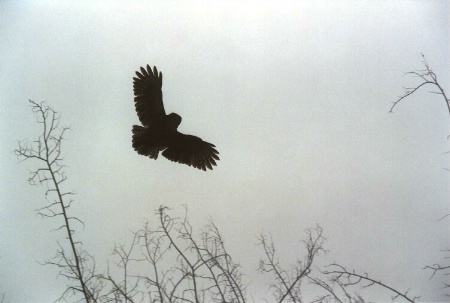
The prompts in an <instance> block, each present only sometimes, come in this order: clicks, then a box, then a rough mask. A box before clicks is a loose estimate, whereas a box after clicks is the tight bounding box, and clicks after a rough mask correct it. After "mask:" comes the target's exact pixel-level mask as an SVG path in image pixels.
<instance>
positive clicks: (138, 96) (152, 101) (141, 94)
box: [133, 65, 166, 126]
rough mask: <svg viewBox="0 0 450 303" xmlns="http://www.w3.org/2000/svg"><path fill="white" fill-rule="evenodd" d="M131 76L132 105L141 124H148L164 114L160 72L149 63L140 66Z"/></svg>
mask: <svg viewBox="0 0 450 303" xmlns="http://www.w3.org/2000/svg"><path fill="white" fill-rule="evenodd" d="M140 70H141V72H139V71H137V72H136V75H137V78H136V77H133V90H134V96H135V97H134V105H135V107H136V112H137V115H138V117H139V120H140V121H141V123H142V125H144V126H150V124H151V123H152V122H155V121H156V122H157V121H160V120H161V119H163V118H164V117H165V115H166V111H165V110H164V103H163V98H162V91H161V87H162V73H161V72H159V74H158V70H157V69H156V66H154V67H153V70H152V69H151V67H150V66H149V65H147V69H145V68H143V67H141V69H140Z"/></svg>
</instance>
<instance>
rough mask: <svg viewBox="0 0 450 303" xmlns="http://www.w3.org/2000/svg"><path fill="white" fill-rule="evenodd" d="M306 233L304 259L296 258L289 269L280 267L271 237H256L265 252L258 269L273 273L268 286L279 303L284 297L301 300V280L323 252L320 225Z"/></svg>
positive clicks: (323, 239)
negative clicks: (272, 279) (271, 280)
mask: <svg viewBox="0 0 450 303" xmlns="http://www.w3.org/2000/svg"><path fill="white" fill-rule="evenodd" d="M306 234H307V240H306V241H303V243H304V244H305V248H306V257H305V260H303V261H301V260H297V261H296V263H295V265H294V266H292V268H291V269H290V270H285V269H283V268H282V267H281V265H280V261H279V260H278V257H277V255H276V252H277V250H276V249H275V244H274V242H273V240H272V237H269V236H267V235H264V234H260V235H259V237H258V242H257V245H260V246H262V248H263V250H264V253H265V258H264V259H262V260H261V261H260V263H259V270H260V272H262V273H271V274H272V275H273V278H274V283H272V284H271V286H270V287H271V288H272V289H274V296H275V299H276V300H277V302H280V303H281V302H283V301H284V300H285V299H287V300H288V301H291V302H302V296H301V294H302V292H301V282H302V280H303V279H304V278H306V277H308V275H309V274H310V272H311V266H312V265H313V262H314V259H315V258H316V257H317V256H318V255H319V254H320V252H325V250H324V248H323V243H324V241H325V238H324V237H323V235H322V234H323V230H322V228H321V227H320V226H317V227H316V228H315V229H307V230H306Z"/></svg>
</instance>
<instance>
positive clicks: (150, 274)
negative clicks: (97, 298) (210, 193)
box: [102, 206, 246, 303]
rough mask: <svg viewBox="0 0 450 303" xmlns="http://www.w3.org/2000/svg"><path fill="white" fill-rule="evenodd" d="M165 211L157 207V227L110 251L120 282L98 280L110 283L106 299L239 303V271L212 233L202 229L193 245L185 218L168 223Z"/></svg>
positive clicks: (241, 296)
mask: <svg viewBox="0 0 450 303" xmlns="http://www.w3.org/2000/svg"><path fill="white" fill-rule="evenodd" d="M168 210H169V209H168V208H167V207H164V206H161V207H160V208H159V209H158V211H157V215H158V217H159V226H158V227H156V228H151V227H150V226H149V224H148V223H147V224H146V225H145V226H144V228H143V229H141V230H139V231H137V232H135V233H134V236H133V241H132V243H131V244H130V245H129V247H128V248H125V247H124V246H116V247H115V249H114V253H113V258H114V259H115V260H117V262H115V264H116V266H117V268H118V269H119V271H120V272H121V273H120V274H119V275H120V276H121V277H120V278H114V277H113V275H112V274H111V272H108V274H107V275H103V276H102V279H104V280H106V281H108V282H109V283H110V291H109V293H108V294H109V295H111V294H114V297H115V298H116V299H117V300H119V301H120V302H141V301H142V302H161V303H163V302H171V303H178V302H180V303H181V302H195V303H200V302H209V301H212V302H242V303H243V302H245V301H246V298H245V287H246V284H245V283H244V282H243V281H242V274H241V273H240V271H239V268H240V266H239V264H237V263H235V262H234V261H233V260H232V258H231V256H230V255H229V254H228V252H227V251H226V249H225V244H224V241H223V238H222V236H221V235H220V233H219V230H218V229H217V227H216V226H215V225H214V224H213V223H210V224H208V225H206V226H205V227H204V228H203V231H202V232H201V236H200V240H196V239H195V237H194V234H193V229H192V226H191V224H190V223H189V220H188V217H187V212H186V215H185V216H184V217H183V218H173V217H172V216H171V215H169V214H168ZM133 266H134V269H135V271H134V273H133V274H132V273H131V270H130V269H131V268H132V267H133ZM136 268H138V269H136ZM110 299H111V298H110Z"/></svg>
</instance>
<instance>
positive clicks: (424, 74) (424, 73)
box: [389, 54, 450, 115]
mask: <svg viewBox="0 0 450 303" xmlns="http://www.w3.org/2000/svg"><path fill="white" fill-rule="evenodd" d="M421 55H422V59H423V60H422V63H423V65H424V67H425V69H421V70H416V71H411V72H407V73H405V75H411V76H413V77H416V78H419V79H420V81H421V82H420V83H419V84H418V85H415V86H413V87H405V88H404V90H405V91H404V93H403V94H402V95H401V96H400V97H399V98H398V99H397V100H396V101H395V102H393V104H392V106H391V109H390V110H389V112H390V113H392V112H393V110H394V107H395V106H397V104H399V103H400V102H401V101H402V100H404V99H405V98H407V97H409V96H411V95H412V94H414V93H415V92H416V91H418V90H419V89H420V88H422V87H424V86H427V85H428V86H430V85H431V86H432V87H434V88H435V89H436V90H433V91H429V92H430V93H432V94H437V95H441V96H442V98H443V99H444V101H445V106H446V108H447V110H448V113H449V115H450V99H449V98H447V96H446V94H445V91H444V89H443V88H442V86H441V84H440V83H439V82H438V79H437V76H436V74H435V73H434V72H433V71H432V69H431V67H430V65H429V64H428V62H427V60H426V59H425V56H424V54H421Z"/></svg>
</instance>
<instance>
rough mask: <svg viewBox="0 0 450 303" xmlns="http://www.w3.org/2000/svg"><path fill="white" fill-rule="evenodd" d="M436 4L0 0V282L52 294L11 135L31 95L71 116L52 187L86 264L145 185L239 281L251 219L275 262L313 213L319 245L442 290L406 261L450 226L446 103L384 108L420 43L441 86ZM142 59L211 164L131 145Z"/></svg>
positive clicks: (47, 250) (154, 203) (249, 251)
mask: <svg viewBox="0 0 450 303" xmlns="http://www.w3.org/2000/svg"><path fill="white" fill-rule="evenodd" d="M449 16H450V8H449V3H448V2H447V1H377V2H376V3H375V2H373V1H318V2H317V1H311V2H306V1H300V2H283V1H276V2H264V3H260V2H258V3H257V2H251V1H246V2H243V3H239V4H238V2H229V3H227V4H225V3H224V2H193V1H184V2H181V1H179V2H176V1H171V2H164V4H162V2H144V1H142V2H139V1H134V2H132V1H130V2H126V4H125V2H110V1H108V2H106V1H105V2H93V1H77V2H76V3H74V2H69V1H39V2H38V1H2V2H0V71H1V72H0V106H1V108H0V112H1V119H0V121H1V122H0V123H1V124H0V126H1V130H2V134H3V136H2V143H1V145H0V148H1V153H0V163H1V169H2V173H1V174H0V176H1V187H2V188H1V191H0V239H1V240H0V292H6V294H7V298H9V299H10V301H11V302H25V301H26V302H50V301H53V300H54V299H56V298H57V296H59V295H60V293H61V291H62V289H63V287H64V285H65V281H64V280H63V279H62V278H58V279H56V275H57V272H56V271H55V270H54V269H53V268H51V267H45V266H41V265H39V264H38V263H37V261H44V260H46V259H48V258H50V257H51V256H53V255H54V253H55V249H56V241H57V240H59V241H64V235H63V234H62V233H59V232H52V233H50V232H49V231H50V230H51V229H53V228H56V227H58V226H59V225H60V224H59V222H55V221H52V220H42V219H41V218H39V217H37V216H36V213H35V211H34V210H35V209H36V208H39V207H42V206H43V205H44V204H43V203H44V202H45V201H44V197H43V188H36V187H32V186H29V185H28V183H27V178H28V169H30V168H32V167H33V165H32V163H31V162H25V163H22V164H18V161H17V159H16V157H15V155H14V153H13V150H14V149H15V148H17V140H19V139H25V138H30V139H33V138H35V137H36V136H37V135H38V134H39V131H40V130H39V129H38V128H37V126H36V124H35V119H34V115H33V114H32V112H31V109H30V107H29V104H28V99H32V100H35V101H43V100H45V101H47V102H48V104H49V105H51V106H52V107H54V108H55V109H56V110H57V111H60V112H61V113H62V121H63V123H64V124H65V125H70V126H71V128H72V130H71V131H70V132H69V133H68V134H67V140H66V141H65V142H64V146H63V148H64V154H65V163H66V164H67V165H68V166H69V167H68V168H67V174H68V175H69V181H68V182H67V184H66V189H68V190H71V189H73V190H74V191H75V192H76V193H77V195H76V196H75V198H76V205H74V206H73V211H74V213H75V214H78V215H79V216H80V217H82V219H83V220H84V221H85V223H86V227H85V228H84V229H83V230H82V231H80V232H79V233H78V234H77V235H78V237H80V238H82V240H83V243H84V244H85V247H86V248H87V249H88V250H89V251H91V252H93V253H94V254H95V256H96V258H97V262H98V265H99V266H105V265H106V261H105V260H106V257H107V256H108V255H109V254H110V253H111V250H112V248H113V245H114V243H126V242H127V240H129V238H130V231H131V230H136V229H138V228H140V227H141V226H142V225H143V223H144V222H145V221H146V220H147V219H148V220H153V219H154V215H153V212H154V210H155V209H156V208H157V207H158V206H159V205H160V204H165V205H168V206H170V207H172V208H174V210H175V212H182V210H183V208H182V205H183V204H187V205H188V208H189V213H190V217H191V220H192V222H194V224H195V226H196V227H197V228H200V227H202V225H204V224H205V223H206V222H207V220H208V219H209V218H212V219H213V220H214V222H215V223H216V224H217V225H218V227H219V228H220V229H221V231H222V233H223V236H224V237H225V239H226V241H227V242H226V244H227V246H228V247H229V249H230V251H231V252H232V253H234V255H235V258H236V260H237V261H239V262H240V263H241V265H242V266H243V271H244V272H245V273H246V274H247V275H248V276H249V278H250V280H253V281H254V282H253V283H252V285H251V287H250V288H249V290H251V293H252V294H253V295H254V297H255V298H260V297H266V298H268V299H272V298H271V296H270V295H269V292H268V291H267V286H266V285H263V284H260V283H259V282H260V281H262V280H263V279H261V277H259V276H258V274H257V273H256V270H255V269H256V268H257V266H258V260H257V259H258V257H259V255H260V254H261V252H260V249H259V248H258V247H255V246H254V245H253V243H254V242H255V241H256V240H255V239H256V238H255V236H256V235H257V234H258V232H259V231H266V232H272V233H273V236H274V239H275V240H276V243H278V247H279V251H280V254H281V257H282V258H283V260H285V261H286V263H289V262H290V261H294V260H295V258H296V257H297V256H298V250H297V248H298V240H300V239H302V237H303V235H304V234H303V231H304V230H305V229H306V228H309V227H314V226H315V225H316V223H318V224H320V225H321V226H322V227H323V228H324V231H325V236H326V238H327V239H328V241H327V244H326V247H327V249H328V250H330V252H329V254H328V255H327V256H326V257H325V258H323V260H324V262H325V263H326V262H332V261H336V262H339V263H340V264H343V265H347V266H348V267H349V268H354V269H355V270H358V271H362V272H368V273H370V274H371V275H372V276H373V277H375V278H380V279H382V280H383V281H385V282H386V283H387V284H390V285H393V286H395V287H397V288H398V289H400V290H406V289H408V288H410V289H411V290H410V292H411V294H413V295H422V300H423V301H442V300H443V299H444V298H443V297H441V296H439V294H440V293H441V290H440V289H439V288H440V287H441V286H442V285H441V283H442V279H441V278H440V277H437V278H436V279H433V280H429V272H425V271H424V270H422V267H423V266H424V265H427V264H433V263H436V262H443V257H444V254H443V253H442V252H440V250H442V249H445V248H447V247H448V245H449V233H448V231H449V230H450V220H443V221H439V222H438V221H437V219H439V218H441V217H442V216H443V215H444V214H447V213H450V204H449V199H450V190H449V178H450V174H449V172H448V171H446V170H445V169H444V168H448V167H450V161H449V160H450V158H449V155H448V154H447V155H446V154H444V153H445V152H446V151H448V150H449V141H448V140H447V136H448V135H449V134H450V128H449V117H448V112H447V110H446V107H445V105H444V103H443V100H442V98H441V97H440V96H436V95H432V94H429V93H427V91H426V90H424V91H423V92H419V93H417V94H416V95H414V96H413V97H411V98H410V99H408V100H405V102H403V103H401V104H400V105H399V106H398V107H397V108H396V110H395V113H394V114H388V110H389V108H390V106H391V102H393V101H395V100H396V98H397V97H398V96H399V95H401V94H402V93H403V90H402V87H403V86H411V85H414V84H416V83H418V82H416V81H417V80H415V79H412V78H409V77H404V76H403V73H404V72H406V71H410V70H414V69H420V68H422V67H423V66H422V65H421V56H420V53H421V52H422V53H424V54H425V55H426V57H427V59H428V62H429V64H430V65H431V67H432V68H433V71H434V72H435V73H436V74H437V75H438V77H439V80H440V83H441V84H442V85H443V86H444V89H446V90H449V89H450V87H448V83H450V82H449V80H450V74H449V71H450V68H449V67H450V64H449V63H450V62H449V61H450V56H449V36H450V35H449ZM145 64H150V65H156V66H157V67H158V68H159V69H160V70H161V71H162V72H163V74H164V85H163V94H164V101H165V108H166V111H167V112H168V113H170V112H176V113H178V114H180V115H181V116H182V117H183V122H182V124H181V125H180V128H179V130H180V131H181V132H183V133H188V134H194V135H197V136H200V137H201V138H203V139H204V140H206V141H209V142H212V143H214V144H215V145H216V146H217V148H218V150H219V151H220V158H221V160H220V161H219V163H218V166H217V168H215V169H214V170H213V171H209V172H207V173H204V172H202V171H198V170H196V169H193V168H189V167H187V166H185V165H179V164H174V163H172V162H170V161H168V160H166V159H164V158H162V157H161V158H160V159H158V160H157V161H153V160H150V159H147V158H145V157H142V156H139V155H137V154H136V153H135V152H134V150H133V149H132V147H131V126H132V125H133V124H137V123H138V122H139V121H138V119H137V116H136V113H135V111H134V105H133V90H132V88H133V87H132V77H133V75H134V71H135V70H137V68H138V67H139V66H141V65H145ZM255 256H256V257H255ZM389 295H390V294H388V293H386V292H380V293H379V294H375V298H372V300H389V299H390V297H389Z"/></svg>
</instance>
